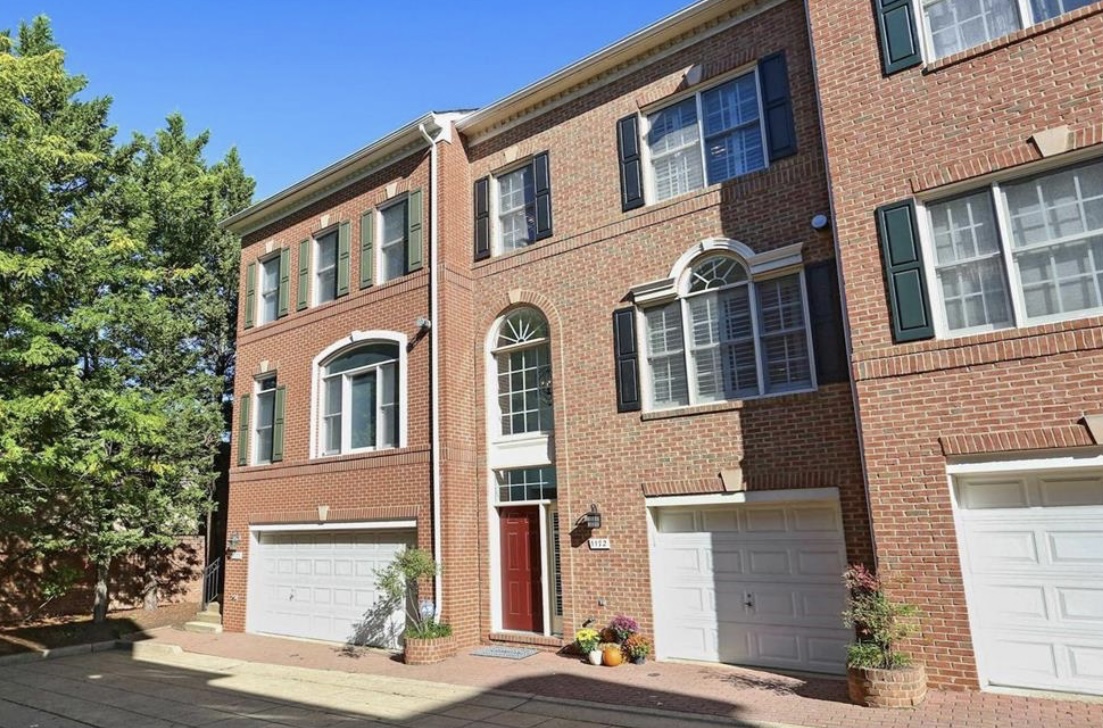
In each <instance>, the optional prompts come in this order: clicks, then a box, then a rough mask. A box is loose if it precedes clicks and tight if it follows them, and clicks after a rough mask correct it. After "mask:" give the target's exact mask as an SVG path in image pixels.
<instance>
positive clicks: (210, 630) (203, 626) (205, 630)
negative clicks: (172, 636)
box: [184, 622, 222, 634]
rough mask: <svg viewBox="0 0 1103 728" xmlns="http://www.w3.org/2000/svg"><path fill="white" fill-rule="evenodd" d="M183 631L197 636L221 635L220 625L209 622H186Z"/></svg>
mask: <svg viewBox="0 0 1103 728" xmlns="http://www.w3.org/2000/svg"><path fill="white" fill-rule="evenodd" d="M184 631H185V632H195V633H197V634H222V625H221V624H211V623H210V622H188V623H186V624H185V625H184Z"/></svg>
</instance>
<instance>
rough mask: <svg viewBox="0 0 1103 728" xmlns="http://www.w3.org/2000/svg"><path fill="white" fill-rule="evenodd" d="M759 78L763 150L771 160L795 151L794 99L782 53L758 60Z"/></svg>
mask: <svg viewBox="0 0 1103 728" xmlns="http://www.w3.org/2000/svg"><path fill="white" fill-rule="evenodd" d="M758 77H759V80H760V81H761V83H762V112H763V115H764V116H765V121H766V149H767V152H768V153H769V159H770V161H771V162H774V161H776V160H778V159H783V158H785V157H790V156H792V155H794V154H796V153H797V133H796V130H795V128H794V126H793V101H792V98H791V97H790V95H789V71H788V68H787V66H786V65H785V53H784V52H778V53H773V54H771V55H768V56H766V57H765V58H763V59H762V60H760V61H759V62H758Z"/></svg>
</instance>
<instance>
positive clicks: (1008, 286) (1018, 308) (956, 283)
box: [926, 160, 1103, 335]
mask: <svg viewBox="0 0 1103 728" xmlns="http://www.w3.org/2000/svg"><path fill="white" fill-rule="evenodd" d="M926 216H927V246H928V247H929V248H931V249H932V252H933V255H928V256H927V257H928V259H929V260H931V263H930V267H931V270H932V272H933V274H934V275H933V276H932V277H931V280H932V288H933V289H934V291H933V296H932V299H933V300H934V301H935V305H936V309H938V311H939V318H940V324H941V328H942V330H943V331H944V332H946V333H948V334H951V335H957V334H965V333H973V332H979V331H991V330H994V329H1000V328H1007V327H1011V326H1016V325H1017V326H1025V325H1032V324H1039V323H1047V322H1052V321H1059V320H1063V319H1070V318H1077V317H1081V316H1088V315H1097V314H1103V160H1097V161H1093V162H1090V163H1087V164H1082V165H1079V166H1076V167H1072V168H1066V169H1062V170H1058V171H1056V172H1049V173H1045V174H1041V175H1038V176H1034V177H1030V178H1027V179H1022V180H1014V181H1010V182H1003V183H996V184H993V185H990V186H988V187H986V188H984V189H982V190H978V191H975V192H971V193H969V194H966V195H962V196H960V197H955V198H952V199H949V200H940V201H936V202H930V203H927V205H926Z"/></svg>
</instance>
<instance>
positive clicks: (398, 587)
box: [376, 548, 456, 665]
mask: <svg viewBox="0 0 1103 728" xmlns="http://www.w3.org/2000/svg"><path fill="white" fill-rule="evenodd" d="M436 575H437V563H436V562H435V561H434V560H433V556H432V554H430V553H429V552H428V551H424V550H422V549H417V548H407V549H403V550H402V551H400V552H399V553H398V554H397V555H396V556H395V558H394V561H392V562H391V563H390V564H388V565H387V568H385V569H382V570H381V571H377V572H376V576H377V578H378V586H379V589H380V590H381V591H382V592H383V594H384V595H385V596H386V598H387V602H388V604H389V605H390V607H391V609H392V610H393V609H394V608H395V607H396V606H397V605H399V604H404V605H405V607H406V609H405V612H406V630H405V632H404V633H403V638H404V641H405V645H404V648H405V650H404V659H405V662H406V664H407V665H429V664H432V663H434V662H440V661H442V660H444V659H446V658H449V657H452V656H453V655H455V654H456V638H455V636H454V635H453V634H452V626H451V625H449V624H446V623H444V622H438V621H437V619H436V615H435V613H436V609H435V605H434V604H433V601H432V600H430V599H421V598H420V597H419V588H420V585H421V584H422V583H423V582H427V581H428V580H430V579H432V578H433V577H435V576H436Z"/></svg>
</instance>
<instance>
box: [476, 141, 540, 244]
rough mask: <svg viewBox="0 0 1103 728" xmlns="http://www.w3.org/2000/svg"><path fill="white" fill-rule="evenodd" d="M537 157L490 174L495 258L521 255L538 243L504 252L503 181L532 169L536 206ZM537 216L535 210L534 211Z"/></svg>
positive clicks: (491, 227)
mask: <svg viewBox="0 0 1103 728" xmlns="http://www.w3.org/2000/svg"><path fill="white" fill-rule="evenodd" d="M535 165H536V156H535V155H533V156H530V157H526V158H525V159H522V160H520V161H517V162H514V163H512V164H510V165H509V166H506V167H502V168H501V169H499V170H496V171H494V172H491V173H490V181H489V185H488V186H489V188H490V255H491V257H493V258H497V257H498V256H501V255H509V254H511V253H519V252H521V251H522V250H526V249H528V248H531V247H532V246H533V245H534V244H535V243H536V241H535V240H531V241H529V242H528V244H526V245H522V246H521V247H519V248H517V249H515V250H504V249H503V245H502V221H501V214H502V199H501V198H502V188H501V179H502V177H505V176H506V175H509V174H512V173H514V172H516V171H517V170H519V169H523V168H525V167H532V168H533V169H532V184H533V204H535V199H536V198H535V194H536V166H535ZM533 214H535V210H534V211H533Z"/></svg>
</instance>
